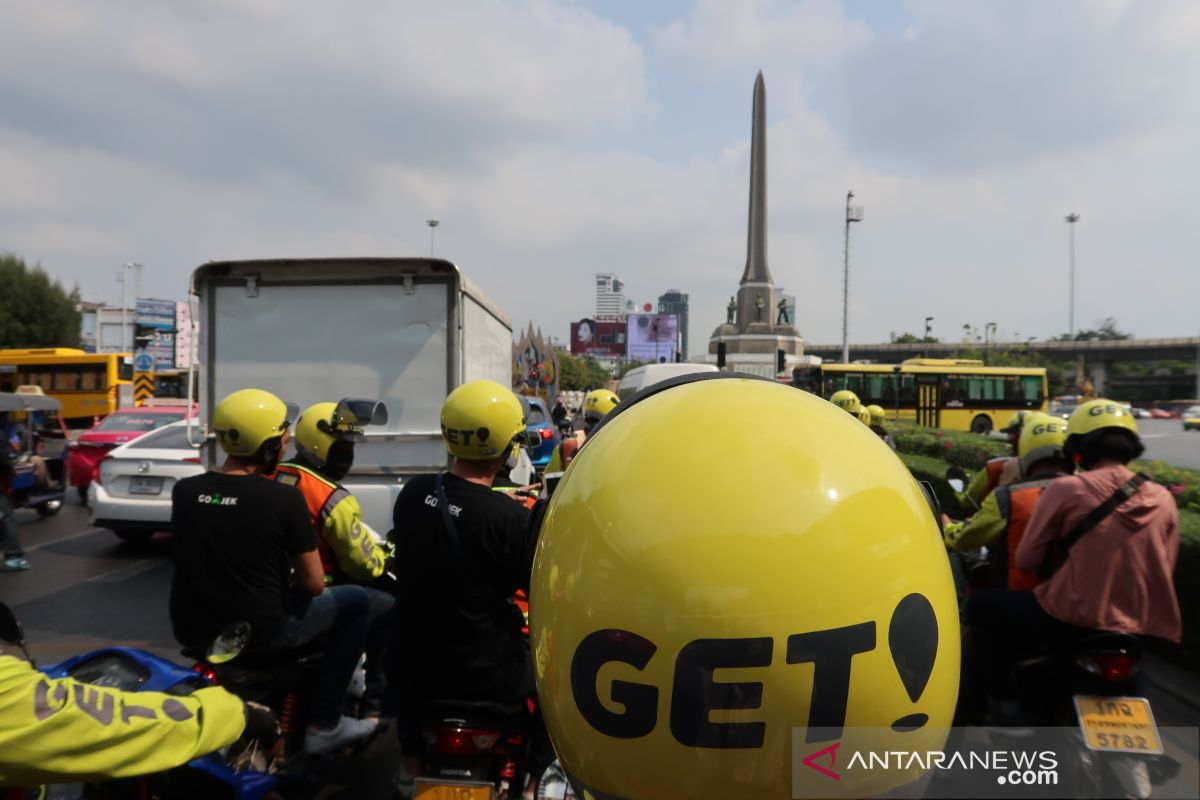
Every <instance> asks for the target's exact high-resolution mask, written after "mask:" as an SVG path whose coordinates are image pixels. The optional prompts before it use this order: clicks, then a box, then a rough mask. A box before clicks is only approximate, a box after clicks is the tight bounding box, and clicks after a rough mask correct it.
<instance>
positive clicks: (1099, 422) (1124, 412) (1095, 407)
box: [1067, 399, 1138, 436]
mask: <svg viewBox="0 0 1200 800" xmlns="http://www.w3.org/2000/svg"><path fill="white" fill-rule="evenodd" d="M1101 428H1121V429H1123V430H1127V431H1129V432H1130V433H1132V434H1133V435H1134V436H1138V427H1137V421H1136V420H1134V418H1133V414H1131V413H1130V412H1129V409H1128V408H1126V407H1125V406H1123V405H1121V404H1120V403H1114V402H1113V401H1112V400H1104V399H1097V400H1089V401H1087V402H1086V403H1084V404H1083V405H1081V406H1079V408H1077V409H1075V410H1074V411H1073V412H1072V413H1071V418H1070V419H1068V420H1067V436H1086V435H1087V434H1089V433H1092V432H1094V431H1098V430H1100V429H1101Z"/></svg>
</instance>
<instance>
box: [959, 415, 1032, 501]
mask: <svg viewBox="0 0 1200 800" xmlns="http://www.w3.org/2000/svg"><path fill="white" fill-rule="evenodd" d="M1036 413H1039V412H1035V411H1018V412H1017V413H1015V414H1013V415H1012V417H1010V418H1009V420H1008V424H1007V425H1005V426H1004V427H1003V428H1001V429H1000V430H1001V431H1003V432H1004V433H1006V434H1008V443H1009V445H1011V446H1012V452H1013V454H1012V455H1011V456H1000V457H998V458H992V459H989V460H988V462H987V464H985V465H984V468H983V469H981V470H979V471H978V472H976V473H975V474H974V475H973V476H972V477H971V482H970V483H969V484H968V485H967V488H966V489H964V490H963V491H962V492H960V493H959V500H960V501H962V502H969V504H970V505H971V506H972V507H974V508H982V507H983V501H984V500H985V499H987V496H988V495H990V494H991V493H992V492H993V491H995V489H996V487H997V486H1003V485H1004V484H1007V483H1012V482H1013V481H1015V480H1017V478H1019V477H1020V476H1021V468H1020V458H1019V457H1018V454H1017V450H1018V443H1019V441H1020V438H1021V430H1022V429H1023V428H1024V426H1025V423H1026V421H1027V420H1028V419H1029V418H1030V417H1031V416H1032V415H1033V414H1036Z"/></svg>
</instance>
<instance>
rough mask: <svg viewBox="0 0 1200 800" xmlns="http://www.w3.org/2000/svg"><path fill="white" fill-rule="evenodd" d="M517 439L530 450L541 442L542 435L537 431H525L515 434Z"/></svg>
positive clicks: (534, 448)
mask: <svg viewBox="0 0 1200 800" xmlns="http://www.w3.org/2000/svg"><path fill="white" fill-rule="evenodd" d="M517 439H518V440H519V441H520V443H521V444H522V445H523V446H525V447H528V448H529V449H530V450H536V449H537V448H538V447H540V446H541V444H542V437H541V434H539V433H538V432H537V431H525V432H524V433H520V434H517Z"/></svg>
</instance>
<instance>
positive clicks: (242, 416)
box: [212, 389, 296, 458]
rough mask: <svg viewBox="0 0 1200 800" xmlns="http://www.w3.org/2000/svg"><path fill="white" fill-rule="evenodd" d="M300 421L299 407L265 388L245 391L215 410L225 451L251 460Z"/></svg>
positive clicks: (216, 427)
mask: <svg viewBox="0 0 1200 800" xmlns="http://www.w3.org/2000/svg"><path fill="white" fill-rule="evenodd" d="M295 418H296V406H294V405H292V404H291V403H285V402H283V401H282V400H280V399H279V398H278V397H276V396H275V395H273V394H271V393H270V392H268V391H264V390H263V389H241V390H239V391H236V392H234V393H233V394H231V395H229V396H228V397H226V398H225V399H224V400H222V401H221V402H220V403H217V407H216V408H215V409H213V417H212V426H213V432H214V433H215V434H216V435H217V441H218V442H220V444H221V449H222V450H224V451H225V452H226V453H228V454H229V455H231V456H236V457H238V458H249V457H250V456H253V455H254V454H255V453H257V452H258V449H259V448H260V447H262V445H263V444H264V443H265V442H268V441H270V440H271V439H277V438H279V437H281V436H283V432H284V431H285V430H287V428H288V426H290V425H291V424H292V420H294V419H295Z"/></svg>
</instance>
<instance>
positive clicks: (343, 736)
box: [304, 717, 379, 754]
mask: <svg viewBox="0 0 1200 800" xmlns="http://www.w3.org/2000/svg"><path fill="white" fill-rule="evenodd" d="M377 727H379V721H378V720H369V719H354V717H342V718H341V719H339V720H338V724H337V725H334V726H333V727H332V728H326V729H321V728H309V729H308V731H307V732H306V733H305V734H304V752H306V753H313V754H316V753H328V752H329V751H330V750H336V749H337V748H339V747H342V746H343V745H347V744H350V743H351V742H357V741H358V740H359V739H365V738H366V737H368V736H370V735H371V734H372V733H374V732H375V729H376V728H377Z"/></svg>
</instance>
